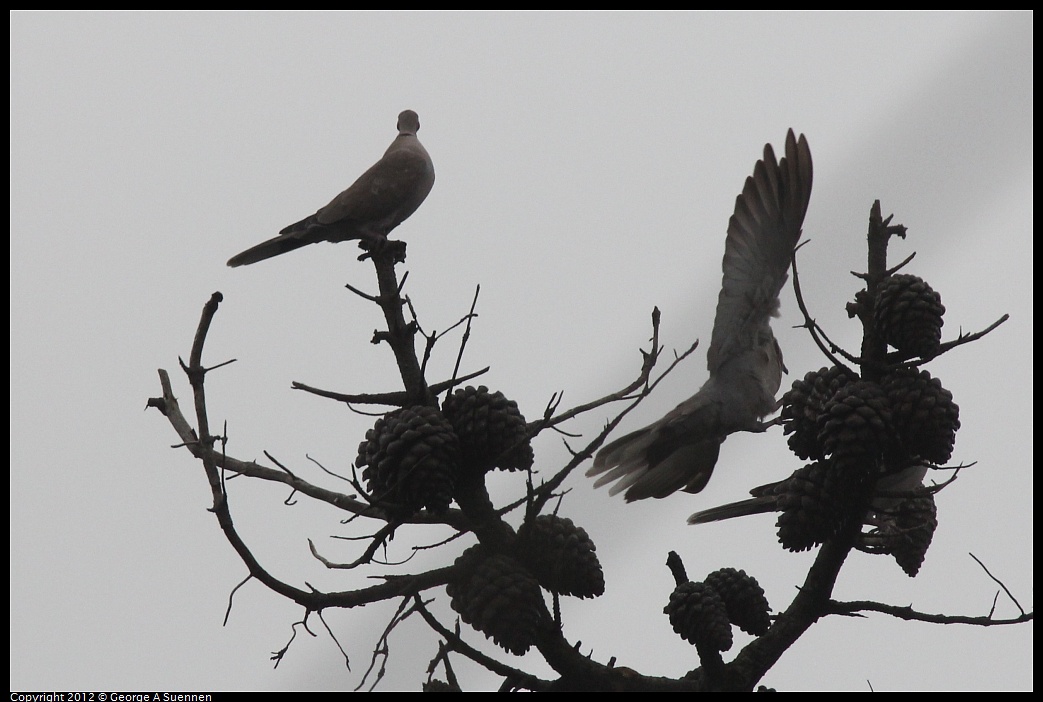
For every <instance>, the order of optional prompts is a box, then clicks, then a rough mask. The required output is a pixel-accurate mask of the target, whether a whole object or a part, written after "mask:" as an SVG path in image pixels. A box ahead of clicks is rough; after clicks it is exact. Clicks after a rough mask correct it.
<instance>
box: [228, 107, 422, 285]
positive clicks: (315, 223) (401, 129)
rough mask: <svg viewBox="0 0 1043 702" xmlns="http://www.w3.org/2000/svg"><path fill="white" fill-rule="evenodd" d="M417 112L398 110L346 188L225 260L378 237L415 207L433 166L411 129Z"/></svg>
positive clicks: (252, 259)
mask: <svg viewBox="0 0 1043 702" xmlns="http://www.w3.org/2000/svg"><path fill="white" fill-rule="evenodd" d="M419 129H420V118H419V117H418V116H417V114H416V112H413V111H412V110H406V111H405V112H403V113H402V114H400V115H399V116H398V136H397V137H395V140H394V141H393V142H391V146H389V147H388V150H387V151H385V152H384V156H383V158H381V159H380V160H379V161H377V162H376V163H375V164H373V165H372V166H371V167H370V169H369V170H368V171H366V172H365V173H363V174H362V175H361V176H359V179H358V180H356V181H355V182H354V183H352V184H351V187H349V188H348V189H347V190H345V191H344V192H342V193H341V194H340V195H338V196H337V197H335V198H333V200H331V201H330V204H328V205H326V206H325V207H323V208H322V209H321V210H319V211H318V212H316V213H315V214H313V215H311V216H309V217H305V218H304V219H302V220H301V221H299V222H296V223H294V224H291V225H290V226H288V227H286V228H285V229H283V230H282V231H281V232H279V236H277V237H275V238H273V239H269V240H268V241H265V242H263V243H260V244H258V245H257V246H254V247H251V248H249V249H247V250H246V251H243V252H242V253H241V254H238V255H236V256H233V257H232V258H231V259H229V260H228V265H229V266H232V267H235V266H245V265H249V264H251V263H257V262H258V261H263V260H264V259H266V258H271V257H272V256H278V255H279V254H283V253H286V252H287V251H293V250H294V249H299V248H300V247H302V246H307V245H308V244H315V243H318V242H320V241H332V242H338V241H349V240H352V239H362V240H367V241H370V242H372V243H379V242H380V241H381V240H383V239H384V238H385V237H387V235H388V232H390V231H391V230H392V229H394V228H395V227H397V226H398V225H400V224H402V222H404V221H405V220H406V218H407V217H409V215H411V214H413V213H414V212H416V209H417V208H418V207H420V203H422V202H423V201H424V199H425V198H426V197H427V194H428V193H429V192H431V186H433V185H434V182H435V168H434V166H433V165H432V163H431V157H430V156H428V154H427V150H426V149H425V148H424V146H423V144H421V143H420V140H419V139H417V138H416V133H417V131H419Z"/></svg>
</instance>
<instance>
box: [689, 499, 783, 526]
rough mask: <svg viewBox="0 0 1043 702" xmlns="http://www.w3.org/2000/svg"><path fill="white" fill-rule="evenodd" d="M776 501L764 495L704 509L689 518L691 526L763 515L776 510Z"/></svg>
mask: <svg viewBox="0 0 1043 702" xmlns="http://www.w3.org/2000/svg"><path fill="white" fill-rule="evenodd" d="M775 506H776V499H775V496H774V495H764V496H762V497H754V498H751V499H746V500H740V501H739V502H732V503H730V504H727V505H720V506H719V507H711V508H710V509H704V510H703V511H702V512H696V513H695V514H693V515H692V516H691V517H689V518H688V523H689V524H707V523H709V522H719V521H721V520H724V519H732V518H734V517H746V516H749V515H751V514H763V513H764V512H772V511H774V510H775Z"/></svg>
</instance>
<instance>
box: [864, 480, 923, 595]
mask: <svg viewBox="0 0 1043 702" xmlns="http://www.w3.org/2000/svg"><path fill="white" fill-rule="evenodd" d="M937 527H938V510H937V507H936V506H935V504H934V495H925V496H923V497H914V498H910V499H908V500H903V501H902V502H900V503H899V504H898V505H897V506H896V507H895V508H894V510H892V511H891V512H890V518H889V519H887V520H886V521H885V522H884V523H883V525H882V526H879V527H877V528H876V529H874V530H872V531H870V532H869V533H868V534H865V535H864V536H863V541H864V543H865V544H866V545H867V546H868V549H867V550H871V551H874V552H877V553H889V554H891V556H893V557H894V559H895V561H897V562H898V565H900V566H901V567H902V570H904V571H905V573H906V575H908V576H909V577H910V578H912V577H914V576H915V575H916V574H917V573H918V572H920V566H921V565H923V561H924V557H925V556H926V555H927V549H928V548H929V547H930V545H931V540H932V539H933V538H934V530H935V529H936V528H937Z"/></svg>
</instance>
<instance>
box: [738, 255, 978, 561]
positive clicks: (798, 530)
mask: <svg viewBox="0 0 1043 702" xmlns="http://www.w3.org/2000/svg"><path fill="white" fill-rule="evenodd" d="M944 312H945V307H944V306H942V303H941V297H940V296H939V295H938V293H936V292H935V291H934V290H932V289H931V287H930V286H929V285H927V283H925V282H924V281H923V280H921V279H920V278H917V277H916V276H912V275H893V276H890V277H889V278H888V279H887V280H885V281H884V282H883V284H882V286H881V288H880V289H879V293H878V296H877V298H876V306H875V309H874V310H873V315H872V322H873V324H874V325H875V326H876V332H877V333H878V334H879V335H880V336H881V337H882V338H883V339H884V340H885V341H886V342H887V343H888V344H889V345H890V346H892V347H894V348H895V349H896V350H897V352H898V357H901V358H913V357H917V356H919V357H921V358H924V359H927V358H931V357H933V355H935V354H936V353H937V352H938V350H939V347H940V344H941V328H942V315H943V313H944ZM959 417H960V412H959V407H958V406H957V405H956V403H954V402H953V397H952V393H950V392H949V391H948V390H946V389H945V388H944V387H943V386H942V384H941V382H940V381H939V380H938V379H937V378H932V377H931V374H930V373H928V372H927V371H926V370H920V369H919V368H918V367H916V366H915V365H900V364H896V365H895V366H894V367H893V368H892V369H891V370H889V371H887V372H886V373H884V374H883V375H882V377H880V378H879V379H878V380H865V379H862V378H859V377H858V376H857V375H854V374H853V373H852V372H851V371H848V370H846V369H844V368H840V367H837V366H834V367H832V368H821V369H819V370H817V371H812V372H810V373H808V374H807V375H805V376H804V378H803V379H801V380H797V381H795V382H794V383H793V386H792V387H791V388H790V390H789V391H788V392H787V393H786V394H785V395H784V396H783V398H782V420H783V422H784V424H785V432H786V434H787V435H788V443H789V447H790V450H792V451H793V453H794V454H796V455H797V456H798V457H800V458H803V459H806V460H810V461H812V462H811V463H808V464H807V465H805V466H804V467H802V468H800V469H798V470H797V471H796V472H794V474H793V475H792V476H790V478H788V479H786V480H784V481H782V482H780V483H775V484H774V485H768V486H764V487H762V488H758V489H756V490H755V491H754V492H753V494H754V496H755V497H764V496H773V497H774V498H775V505H776V509H777V510H778V511H780V512H781V515H780V516H779V520H778V528H779V541H780V542H781V543H782V545H783V546H784V547H786V548H787V549H790V550H793V551H802V550H805V549H809V548H811V547H812V546H814V545H816V544H820V543H822V542H823V541H825V540H826V539H828V538H830V537H831V536H832V535H834V534H835V533H837V531H839V530H840V529H841V528H843V527H844V526H845V524H847V523H848V520H851V519H858V520H859V521H860V523H861V521H862V520H863V519H865V520H866V521H868V522H870V523H872V524H875V525H877V528H876V529H875V530H874V531H873V532H871V533H870V534H867V535H865V536H866V540H865V544H864V545H866V546H871V547H872V549H873V550H876V551H878V552H884V553H890V554H891V555H893V556H894V557H895V558H896V560H898V562H899V563H900V564H901V565H902V567H903V569H905V571H906V572H907V573H909V574H910V575H915V574H916V572H917V571H918V570H919V567H920V564H921V563H922V561H923V556H924V554H925V553H926V550H927V547H928V546H929V545H930V541H931V537H932V536H933V532H934V527H935V525H936V524H937V521H936V519H935V511H934V500H933V497H932V496H931V495H930V494H926V493H925V494H918V495H915V496H910V497H907V498H906V499H904V500H902V499H897V500H881V499H880V498H879V491H880V490H881V489H882V488H883V487H889V486H890V484H892V483H893V484H894V485H895V488H896V491H899V490H904V491H906V492H908V490H910V489H911V488H912V487H915V486H919V483H920V478H922V475H923V472H924V471H925V470H926V467H927V466H930V465H937V464H944V463H945V462H947V461H948V460H949V458H950V457H951V456H952V450H953V444H954V443H955V440H956V431H957V430H958V429H959V427H960V418H959ZM917 471H919V473H917ZM902 474H908V475H909V476H910V480H908V481H906V482H909V483H913V485H905V484H903V483H902V478H901V476H902ZM928 503H929V505H928Z"/></svg>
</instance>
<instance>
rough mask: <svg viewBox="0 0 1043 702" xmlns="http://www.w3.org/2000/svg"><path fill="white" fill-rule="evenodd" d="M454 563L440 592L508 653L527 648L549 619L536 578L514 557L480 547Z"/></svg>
mask: <svg viewBox="0 0 1043 702" xmlns="http://www.w3.org/2000/svg"><path fill="white" fill-rule="evenodd" d="M456 567H457V577H456V578H455V579H454V580H452V581H451V582H450V583H448V584H447V585H446V592H447V593H448V594H449V598H450V599H449V603H450V605H452V608H453V609H455V610H456V611H457V612H459V613H460V618H461V619H463V620H464V621H465V622H467V623H468V624H470V625H471V626H472V627H474V628H475V629H477V630H478V631H480V632H482V633H483V634H485V635H486V637H487V638H491V639H492V640H493V641H495V642H496V644H497V645H499V646H501V647H502V648H504V649H505V650H507V651H509V652H511V653H514V654H516V655H521V654H523V653H525V652H526V651H528V650H529V648H530V647H531V646H532V644H533V643H535V641H536V634H537V632H538V631H539V628H540V626H542V625H543V624H544V622H546V621H549V619H550V614H549V613H548V612H547V606H546V605H545V604H544V602H543V594H542V593H541V591H540V585H539V583H538V582H536V578H535V577H533V575H532V574H531V573H530V572H529V571H528V570H526V569H525V567H524V566H523V565H522V564H521V563H519V562H518V561H516V560H515V559H513V558H511V557H510V556H505V555H503V554H493V555H487V554H486V553H485V552H484V550H483V549H482V547H481V545H477V546H472V547H471V548H469V549H467V550H466V551H464V552H463V554H461V556H460V557H459V558H458V559H457V560H456Z"/></svg>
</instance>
